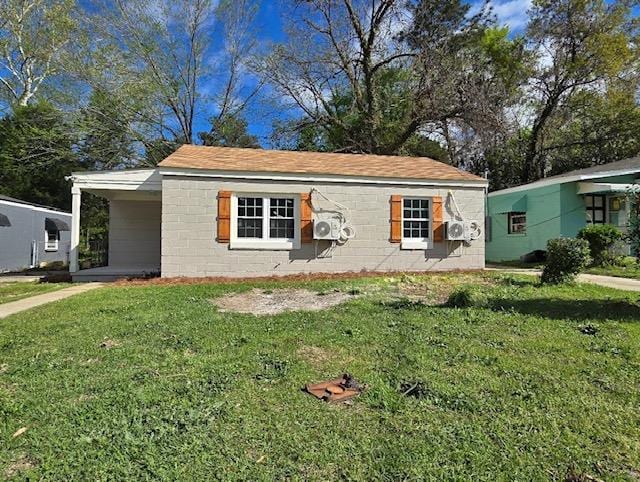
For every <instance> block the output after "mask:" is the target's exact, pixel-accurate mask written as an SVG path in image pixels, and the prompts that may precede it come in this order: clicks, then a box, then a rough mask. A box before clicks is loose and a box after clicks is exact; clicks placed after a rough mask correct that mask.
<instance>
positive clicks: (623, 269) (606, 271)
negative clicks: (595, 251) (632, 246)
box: [587, 257, 640, 279]
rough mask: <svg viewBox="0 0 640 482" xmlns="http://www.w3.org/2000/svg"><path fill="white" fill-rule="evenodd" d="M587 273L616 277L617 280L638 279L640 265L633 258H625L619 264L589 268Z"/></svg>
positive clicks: (639, 276) (639, 277)
mask: <svg viewBox="0 0 640 482" xmlns="http://www.w3.org/2000/svg"><path fill="white" fill-rule="evenodd" d="M587 272H588V273H592V274H600V275H604V276H616V277H618V278H633V279H640V263H638V262H637V261H636V259H635V258H632V257H627V258H624V259H623V260H621V262H620V263H619V264H615V265H608V266H599V267H597V268H589V270H588V271H587Z"/></svg>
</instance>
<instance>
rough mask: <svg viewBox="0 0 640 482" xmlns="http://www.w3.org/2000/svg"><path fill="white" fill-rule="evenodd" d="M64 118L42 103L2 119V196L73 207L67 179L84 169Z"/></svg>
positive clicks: (20, 108) (0, 137) (0, 171)
mask: <svg viewBox="0 0 640 482" xmlns="http://www.w3.org/2000/svg"><path fill="white" fill-rule="evenodd" d="M75 142H76V139H75V137H74V135H73V129H72V127H71V126H70V125H69V122H68V121H67V120H66V119H65V116H64V114H63V113H62V112H60V111H59V110H57V109H55V108H53V107H52V106H51V105H49V104H47V103H45V102H43V101H41V102H39V103H37V104H32V105H28V106H24V107H22V106H17V107H16V108H15V110H14V112H13V113H12V114H10V115H8V116H6V117H5V118H3V119H2V120H0V193H2V194H5V195H9V196H13V197H16V198H20V199H23V200H25V201H30V202H35V203H41V204H46V205H50V206H55V207H58V208H63V209H70V207H71V193H70V189H69V185H68V183H67V182H66V181H65V179H64V177H65V176H67V175H69V174H70V173H71V172H72V171H73V170H78V169H80V168H81V166H80V164H79V162H78V158H77V156H76V153H75V152H74V150H73V146H74V144H75Z"/></svg>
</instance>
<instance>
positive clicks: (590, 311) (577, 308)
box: [489, 298, 640, 322]
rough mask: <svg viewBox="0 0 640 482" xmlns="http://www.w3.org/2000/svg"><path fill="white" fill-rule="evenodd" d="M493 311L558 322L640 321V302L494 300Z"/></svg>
mask: <svg viewBox="0 0 640 482" xmlns="http://www.w3.org/2000/svg"><path fill="white" fill-rule="evenodd" d="M489 308H490V309H492V310H493V311H504V310H506V311H514V312H517V313H521V314H523V315H531V316H541V317H544V318H550V319H555V320H567V319H572V320H615V321H625V322H633V321H635V322H640V302H633V301H631V300H593V299H591V300H580V299H574V300H569V299H561V298H529V299H523V300H517V299H513V298H494V299H492V300H490V302H489Z"/></svg>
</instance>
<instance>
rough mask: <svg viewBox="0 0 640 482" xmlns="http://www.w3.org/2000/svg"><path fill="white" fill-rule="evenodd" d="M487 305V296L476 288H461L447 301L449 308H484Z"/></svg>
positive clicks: (454, 291)
mask: <svg viewBox="0 0 640 482" xmlns="http://www.w3.org/2000/svg"><path fill="white" fill-rule="evenodd" d="M486 304H487V296H486V295H485V294H484V293H483V292H482V291H481V290H480V289H479V288H477V287H474V286H460V287H459V288H456V289H455V290H453V292H452V293H451V294H450V295H449V298H448V299H447V306H450V307H452V308H471V307H483V306H486Z"/></svg>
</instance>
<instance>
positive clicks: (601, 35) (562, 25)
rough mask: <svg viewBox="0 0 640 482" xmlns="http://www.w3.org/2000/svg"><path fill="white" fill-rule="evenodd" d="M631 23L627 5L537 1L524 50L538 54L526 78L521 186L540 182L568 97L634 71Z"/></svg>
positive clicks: (592, 0) (599, 0) (586, 0)
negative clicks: (548, 139) (549, 139)
mask: <svg viewBox="0 0 640 482" xmlns="http://www.w3.org/2000/svg"><path fill="white" fill-rule="evenodd" d="M635 29H636V26H635V22H634V21H633V19H632V12H631V7H630V3H629V2H627V1H616V2H613V3H610V4H608V3H606V2H605V1H604V0H536V1H535V2H534V4H533V8H532V10H531V20H530V22H529V25H528V28H527V37H528V40H529V43H530V46H529V48H530V49H531V50H532V51H533V52H535V53H536V54H537V55H538V65H537V68H536V70H535V72H534V74H533V76H532V79H531V88H532V97H533V99H532V101H531V102H530V104H531V109H532V113H533V121H532V122H531V125H530V134H529V135H528V138H527V143H526V149H525V154H524V162H523V170H522V175H521V179H520V180H521V182H523V183H526V182H531V181H534V180H536V179H539V178H541V177H544V176H545V174H546V171H547V169H548V165H547V161H548V159H547V157H546V156H545V151H544V145H545V135H546V134H547V129H548V127H549V126H550V123H551V122H552V119H553V117H554V115H555V114H557V112H558V110H560V109H562V108H564V107H565V106H568V105H570V101H571V99H572V97H573V96H574V95H576V94H578V93H579V92H582V91H585V90H597V89H598V88H601V86H602V84H603V83H606V82H607V81H608V80H610V79H615V78H616V77H618V76H624V75H625V74H628V73H630V71H632V70H633V69H634V67H635V66H636V60H637V52H636V51H635V50H634V48H633V44H634V42H633V41H634V39H635V36H636V34H635Z"/></svg>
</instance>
